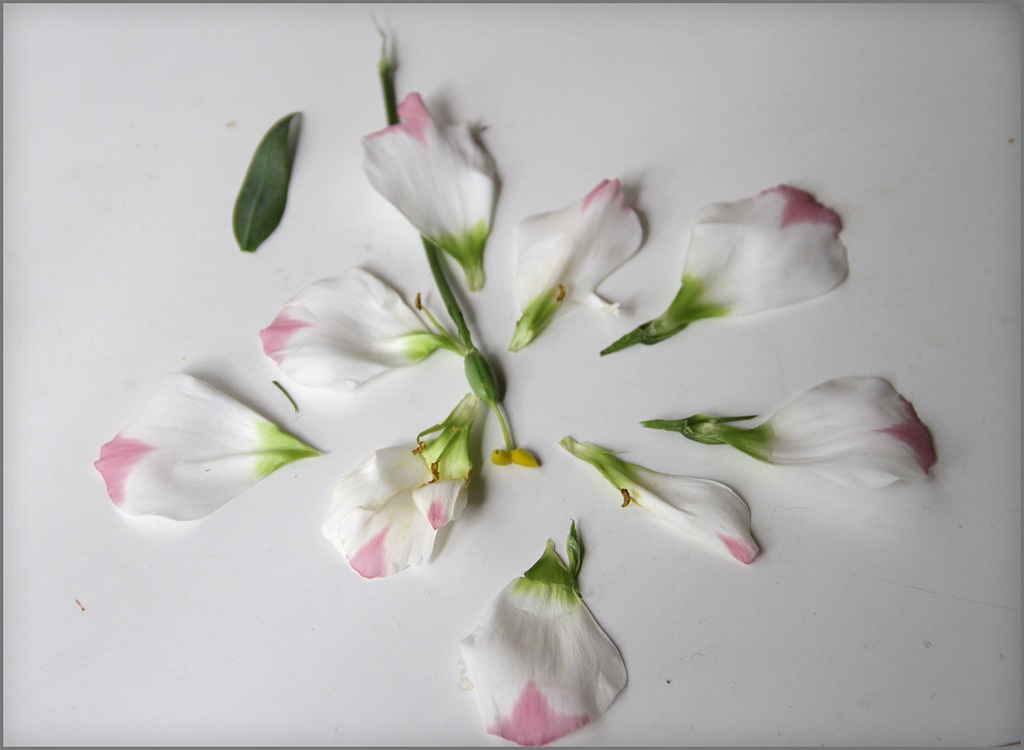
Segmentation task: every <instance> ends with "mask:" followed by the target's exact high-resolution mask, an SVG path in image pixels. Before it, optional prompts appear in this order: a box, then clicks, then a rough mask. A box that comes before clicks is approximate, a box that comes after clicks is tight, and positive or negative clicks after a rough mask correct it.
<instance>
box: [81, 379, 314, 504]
mask: <svg viewBox="0 0 1024 750" xmlns="http://www.w3.org/2000/svg"><path fill="white" fill-rule="evenodd" d="M316 455H319V451H317V450H315V449H313V448H310V447H309V446H307V445H306V444H305V443H302V442H301V441H299V440H297V439H295V438H293V437H292V436H290V435H287V434H285V433H283V432H282V431H281V430H280V429H279V428H278V427H277V426H276V425H274V424H272V423H271V422H268V421H267V420H265V419H263V418H262V417H261V416H259V415H258V414H256V413H255V412H253V411H252V410H250V409H248V408H247V407H245V406H242V405H241V404H239V403H238V402H237V401H235V400H234V399H232V398H230V397H228V396H226V395H225V394H223V393H221V392H220V391H218V390H216V389H215V388H213V387H211V386H210V385H208V384H206V383H204V382H203V381H201V380H198V379H197V378H194V377H192V376H190V375H183V374H171V375H166V376H164V377H163V378H162V379H161V381H160V382H159V384H158V385H157V388H156V390H155V391H154V393H153V395H152V396H151V398H150V399H149V401H148V402H147V403H146V405H145V406H143V408H142V410H141V411H140V412H139V414H138V415H137V416H136V417H135V419H134V420H133V421H132V422H131V423H130V424H129V425H128V426H127V427H125V428H124V429H123V430H122V431H121V432H120V433H118V435H117V436H116V437H115V438H114V439H113V440H111V441H110V442H109V443H107V444H106V445H104V446H103V447H102V448H101V449H100V458H99V460H98V461H96V463H95V466H96V468H97V470H98V471H99V472H100V474H101V475H102V476H103V479H104V481H105V483H106V485H107V492H108V494H109V495H110V498H111V500H112V501H113V502H114V504H115V505H116V506H117V507H118V508H120V509H121V510H122V511H124V512H125V513H129V514H132V515H144V514H153V515H159V516H166V517H167V518H173V519H176V520H191V519H195V518H200V517H202V516H205V515H208V514H209V513H212V512H213V511H215V510H217V508H219V507H221V506H222V505H223V504H224V503H226V502H228V501H229V500H231V499H232V498H234V497H236V496H237V495H239V494H241V493H242V492H244V491H245V490H246V489H248V488H249V487H251V486H252V485H254V484H255V483H256V482H258V481H259V480H260V479H262V478H263V477H265V476H267V475H268V474H270V473H271V472H273V471H275V470H276V469H278V468H280V467H281V466H284V465H286V464H288V463H291V462H292V461H295V460H298V459H300V458H307V457H310V456H316Z"/></svg>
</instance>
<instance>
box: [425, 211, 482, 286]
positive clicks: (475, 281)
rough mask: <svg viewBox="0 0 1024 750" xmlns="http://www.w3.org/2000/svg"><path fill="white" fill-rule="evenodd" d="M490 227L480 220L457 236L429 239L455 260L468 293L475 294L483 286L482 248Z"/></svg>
mask: <svg viewBox="0 0 1024 750" xmlns="http://www.w3.org/2000/svg"><path fill="white" fill-rule="evenodd" d="M489 233H490V227H488V226H487V220H486V219H480V220H479V221H477V223H476V224H474V225H473V226H471V227H469V228H467V229H464V230H463V231H462V232H461V233H459V234H447V235H441V236H440V237H431V238H430V241H431V242H432V243H434V244H435V245H437V246H438V247H439V248H441V249H442V250H444V251H445V252H446V253H448V254H449V255H450V256H452V257H453V258H455V260H457V261H458V262H459V265H460V266H462V270H463V271H464V272H465V274H466V283H467V285H468V286H469V289H470V291H472V292H477V291H480V289H482V288H483V286H484V246H485V245H486V244H487V235H488V234H489Z"/></svg>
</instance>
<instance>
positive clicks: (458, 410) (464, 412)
mask: <svg viewBox="0 0 1024 750" xmlns="http://www.w3.org/2000/svg"><path fill="white" fill-rule="evenodd" d="M479 403H480V402H479V400H478V399H477V398H476V396H474V395H473V394H472V393H468V394H466V397H465V398H463V399H462V401H460V402H459V405H458V406H456V407H455V409H453V410H452V413H451V414H449V415H448V418H447V419H446V420H445V421H444V422H442V423H441V424H437V425H434V426H433V427H429V428H427V429H426V430H424V431H423V432H421V433H420V434H419V435H417V436H416V441H417V443H418V444H419V447H417V448H416V453H417V454H418V455H419V457H420V458H422V459H423V461H424V463H426V465H427V466H428V467H429V468H430V472H431V475H432V476H433V478H434V479H435V480H446V479H466V478H468V477H469V475H470V473H471V472H472V471H473V461H472V459H471V458H470V455H469V437H470V433H471V432H472V429H473V423H474V422H475V421H476V417H477V413H478V411H479V408H478V407H479ZM433 433H438V434H437V435H436V437H433V438H431V439H430V440H423V438H424V437H425V436H426V435H431V434H433Z"/></svg>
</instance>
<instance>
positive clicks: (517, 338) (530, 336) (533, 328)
mask: <svg viewBox="0 0 1024 750" xmlns="http://www.w3.org/2000/svg"><path fill="white" fill-rule="evenodd" d="M563 294H564V289H558V288H556V289H552V290H550V291H548V292H545V293H544V294H541V295H539V296H537V297H535V298H534V299H533V300H532V301H531V302H530V304H528V305H527V306H526V309H525V310H523V314H522V316H521V317H520V318H519V321H518V322H517V323H516V330H515V332H514V333H513V334H512V342H511V343H510V344H509V345H508V350H509V351H510V352H518V351H519V350H520V349H522V348H523V347H525V346H526V345H527V344H529V343H530V342H531V341H533V340H534V339H535V338H537V334H539V333H540V332H541V331H543V330H544V329H545V328H546V327H547V325H548V323H550V322H551V319H552V318H553V317H554V316H555V310H557V309H558V306H559V304H561V300H562V296H563Z"/></svg>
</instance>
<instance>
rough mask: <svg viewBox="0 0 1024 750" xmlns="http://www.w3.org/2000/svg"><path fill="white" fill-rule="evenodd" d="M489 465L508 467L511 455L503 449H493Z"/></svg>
mask: <svg viewBox="0 0 1024 750" xmlns="http://www.w3.org/2000/svg"><path fill="white" fill-rule="evenodd" d="M491 463H492V464H494V465H495V466H508V465H509V464H510V463H512V454H511V453H509V452H508V451H507V450H505V449H504V448H495V449H494V450H493V451H491Z"/></svg>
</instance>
